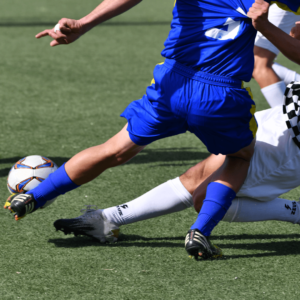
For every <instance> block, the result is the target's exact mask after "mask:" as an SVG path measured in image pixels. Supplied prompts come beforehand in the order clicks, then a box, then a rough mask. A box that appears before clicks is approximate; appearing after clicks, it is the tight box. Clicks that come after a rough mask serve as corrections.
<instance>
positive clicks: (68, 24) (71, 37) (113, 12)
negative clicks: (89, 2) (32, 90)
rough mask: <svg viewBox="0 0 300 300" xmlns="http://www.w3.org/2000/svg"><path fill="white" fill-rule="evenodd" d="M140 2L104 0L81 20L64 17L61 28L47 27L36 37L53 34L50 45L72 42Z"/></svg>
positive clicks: (133, 0) (137, 0)
mask: <svg viewBox="0 0 300 300" xmlns="http://www.w3.org/2000/svg"><path fill="white" fill-rule="evenodd" d="M140 2H141V0H104V1H103V2H101V4H99V5H98V6H97V7H96V8H95V9H94V10H93V11H92V12H91V13H89V14H88V15H86V16H85V17H83V18H81V19H80V20H73V19H66V18H63V19H61V20H60V21H59V22H58V24H59V28H60V29H59V30H56V31H55V30H54V28H53V29H46V30H44V31H42V32H40V33H38V34H37V35H36V38H41V37H44V36H47V35H49V36H51V37H52V38H53V41H52V42H51V43H50V46H57V45H61V44H70V43H72V42H74V41H75V40H77V39H78V38H79V37H80V36H82V35H83V34H85V33H86V32H88V31H89V30H91V29H92V28H93V27H95V26H96V25H98V24H100V23H103V22H105V21H107V20H109V19H111V18H113V17H115V16H117V15H120V14H122V13H123V12H125V11H127V10H129V9H130V8H132V7H133V6H135V5H137V4H138V3H140Z"/></svg>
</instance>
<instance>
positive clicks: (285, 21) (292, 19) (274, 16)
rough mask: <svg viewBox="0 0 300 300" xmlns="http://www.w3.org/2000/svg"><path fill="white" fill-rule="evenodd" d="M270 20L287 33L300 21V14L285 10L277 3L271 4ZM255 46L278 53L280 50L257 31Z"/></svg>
mask: <svg viewBox="0 0 300 300" xmlns="http://www.w3.org/2000/svg"><path fill="white" fill-rule="evenodd" d="M269 21H270V22H271V23H273V24H274V25H275V26H276V27H279V28H280V29H281V30H282V31H284V32H286V33H287V34H289V33H290V31H291V29H292V27H294V25H295V23H296V22H297V21H300V16H299V15H298V16H297V15H295V14H294V13H292V12H288V11H284V10H282V9H281V8H279V7H278V6H277V5H276V4H273V5H271V6H270V9H269ZM255 46H258V47H261V48H264V49H268V50H269V51H271V52H273V53H275V54H276V55H278V53H279V50H278V49H277V48H276V47H275V46H274V45H273V44H272V43H271V42H269V41H268V40H267V39H266V38H265V37H264V36H263V35H262V34H261V33H260V32H258V33H257V36H256V39H255Z"/></svg>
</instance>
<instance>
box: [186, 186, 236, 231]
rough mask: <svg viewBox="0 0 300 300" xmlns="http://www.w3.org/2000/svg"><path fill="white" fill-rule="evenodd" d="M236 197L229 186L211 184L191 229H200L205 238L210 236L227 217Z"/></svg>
mask: <svg viewBox="0 0 300 300" xmlns="http://www.w3.org/2000/svg"><path fill="white" fill-rule="evenodd" d="M235 196H236V193H235V191H234V190H233V189H231V188H229V187H228V186H226V185H224V184H221V183H218V182H211V183H210V184H209V185H208V186H207V189H206V196H205V199H204V200H203V205H202V208H201V210H200V213H199V215H198V217H197V220H196V222H195V223H194V224H193V225H192V227H191V229H199V230H200V231H201V233H202V234H203V235H204V236H210V233H211V231H212V230H213V229H214V228H215V226H216V225H217V224H218V223H219V222H220V221H221V220H222V219H223V217H224V216H225V214H226V212H227V210H228V208H229V207H230V205H231V203H232V200H233V199H234V198H235Z"/></svg>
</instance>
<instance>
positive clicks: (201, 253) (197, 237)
mask: <svg viewBox="0 0 300 300" xmlns="http://www.w3.org/2000/svg"><path fill="white" fill-rule="evenodd" d="M185 250H186V251H187V253H188V254H189V255H190V256H191V257H195V259H196V260H197V259H198V258H199V257H200V258H203V259H208V258H218V257H222V256H223V253H222V250H221V249H220V248H219V247H217V246H215V245H213V244H212V243H211V242H210V240H209V238H208V237H206V236H204V235H203V234H202V233H201V232H200V231H199V230H198V229H190V230H189V231H188V233H187V235H186V237H185Z"/></svg>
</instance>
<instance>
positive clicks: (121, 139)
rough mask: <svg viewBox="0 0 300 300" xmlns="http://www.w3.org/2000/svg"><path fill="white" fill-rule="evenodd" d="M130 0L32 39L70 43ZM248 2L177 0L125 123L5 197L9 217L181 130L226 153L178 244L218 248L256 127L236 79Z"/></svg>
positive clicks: (246, 38)
mask: <svg viewBox="0 0 300 300" xmlns="http://www.w3.org/2000/svg"><path fill="white" fill-rule="evenodd" d="M138 2H140V1H139V0H116V1H113V2H112V1H108V0H105V1H103V2H102V3H101V4H100V5H99V6H98V7H97V8H96V9H95V10H94V11H93V12H91V13H90V14H89V15H87V16H86V17H84V18H83V19H81V20H78V21H76V20H70V19H62V20H60V21H59V26H56V27H55V29H50V30H45V31H43V32H41V33H40V34H38V35H37V37H38V38H40V37H43V36H46V35H50V36H51V37H52V38H53V39H54V40H53V41H52V42H51V46H56V45H60V44H68V43H71V42H73V41H75V40H76V39H77V38H79V37H80V36H81V35H82V34H84V33H86V32H87V31H88V30H90V29H91V28H92V27H94V26H95V25H97V24H99V23H102V22H104V21H106V20H108V19H110V18H112V17H114V16H116V15H118V14H120V13H122V12H124V11H126V10H128V9H129V8H131V7H132V6H134V5H136V4H137V3H138ZM253 2H254V1H253V0H234V1H230V2H228V1H224V0H218V1H217V0H213V1H212V0H211V1H196V0H186V1H184V0H178V1H177V2H176V4H175V7H174V10H173V20H172V23H171V31H170V34H169V36H168V39H167V40H166V42H165V49H164V50H163V51H162V56H164V57H165V58H166V59H165V62H164V63H163V64H159V65H157V66H156V67H155V69H154V80H153V83H152V84H151V86H149V87H148V88H147V90H146V95H145V96H143V98H142V99H140V100H137V101H134V102H132V103H131V104H130V105H129V106H128V107H127V108H126V110H125V111H124V112H123V114H122V115H121V116H123V117H125V118H126V119H127V121H128V124H127V125H126V126H125V127H124V128H123V129H122V130H121V131H120V132H119V133H118V134H117V135H115V136H114V137H113V138H111V139H110V140H108V141H107V142H106V143H104V144H102V145H99V146H95V147H92V148H89V149H86V150H84V151H82V152H80V153H78V154H77V155H75V156H74V157H73V158H71V159H70V160H69V161H68V162H67V163H66V164H65V165H63V166H62V167H60V168H59V169H58V170H57V171H56V172H54V173H53V174H51V175H50V176H49V178H48V179H47V180H45V181H44V182H42V183H41V184H40V185H39V186H38V187H37V188H35V189H33V190H31V191H30V192H29V193H28V194H27V195H26V197H25V198H26V199H25V198H24V195H23V196H22V197H20V196H18V195H15V196H13V197H11V198H10V199H9V201H10V202H11V205H10V208H11V210H12V211H14V212H15V218H16V219H17V220H18V219H19V218H21V217H23V216H25V215H26V214H28V213H31V212H33V211H35V210H36V209H37V208H39V207H41V206H42V205H43V204H44V203H45V202H46V201H48V200H50V199H52V198H54V197H57V196H58V195H60V194H63V193H65V192H68V191H70V190H72V189H74V188H76V187H78V186H79V185H81V184H84V183H86V182H88V181H90V180H92V179H94V178H95V177H97V176H98V175H100V174H101V173H102V172H103V171H105V170H106V169H107V168H110V167H113V166H117V165H120V164H122V163H124V162H126V161H128V160H129V159H131V158H132V157H133V156H135V155H136V154H137V153H138V152H140V151H141V150H142V149H143V148H144V147H145V146H146V145H148V144H149V143H151V142H153V141H155V140H158V139H161V138H165V137H168V136H172V135H176V134H180V133H184V132H185V131H187V130H189V131H191V132H193V133H194V134H195V135H196V136H197V137H198V138H199V139H201V140H202V142H203V143H204V144H205V145H206V147H207V149H208V151H209V152H211V153H213V154H219V153H221V154H225V155H226V159H225V162H224V164H223V165H222V167H221V168H220V169H219V170H218V171H217V172H216V173H215V176H214V177H213V178H212V182H211V183H210V184H209V185H208V187H207V191H206V198H205V200H204V201H203V206H202V209H201V211H200V213H199V216H198V218H197V220H196V222H195V224H194V225H193V226H192V227H191V230H190V231H189V233H188V236H187V239H188V243H187V246H186V249H187V251H188V252H189V253H190V254H192V255H193V254H194V253H198V252H199V251H201V252H202V253H204V255H205V256H207V257H210V256H212V255H213V254H214V255H215V254H218V251H219V250H218V248H215V247H214V246H212V245H211V243H210V241H209V236H210V233H211V231H212V229H213V228H214V227H215V226H216V225H217V224H218V222H219V221H220V220H221V219H222V218H223V216H224V215H225V213H226V211H227V209H228V208H229V207H230V205H231V201H232V199H234V198H235V196H236V193H237V191H238V190H239V189H240V187H241V185H242V184H243V182H244V180H245V178H246V175H247V170H248V167H249V162H250V159H251V157H252V154H253V150H254V138H255V133H256V130H257V126H256V121H255V119H254V116H253V115H254V112H255V103H254V102H253V100H252V98H251V93H250V92H249V90H247V89H244V88H243V85H242V81H249V80H250V78H251V74H252V71H253V63H254V58H253V44H254V38H255V35H256V29H255V28H254V27H253V25H252V21H251V19H249V18H248V17H247V12H248V11H249V8H250V7H251V6H252V4H253ZM281 2H282V3H283V4H284V5H285V6H284V8H286V9H290V10H292V11H298V10H299V6H300V1H297V3H298V2H299V3H298V4H295V1H292V0H281ZM255 4H257V5H265V2H264V1H262V0H256V3H254V5H253V7H254V6H255ZM266 9H268V8H266ZM32 204H34V205H32ZM28 207H32V209H28ZM195 237H196V238H195Z"/></svg>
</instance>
